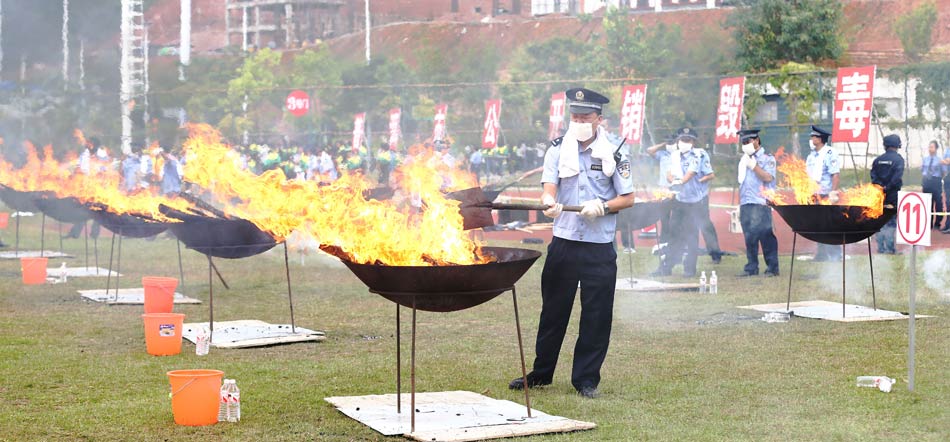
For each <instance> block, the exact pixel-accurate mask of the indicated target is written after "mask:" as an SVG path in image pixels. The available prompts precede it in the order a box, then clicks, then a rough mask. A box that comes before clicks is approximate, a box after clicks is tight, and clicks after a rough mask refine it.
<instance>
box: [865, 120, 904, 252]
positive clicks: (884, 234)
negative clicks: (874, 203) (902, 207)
mask: <svg viewBox="0 0 950 442" xmlns="http://www.w3.org/2000/svg"><path fill="white" fill-rule="evenodd" d="M900 148H901V137H900V136H899V135H897V134H890V135H888V136H886V137H884V149H885V152H884V153H883V154H882V155H881V156H879V157H877V158H875V159H874V163H872V165H871V182H872V183H874V184H877V185H879V186H881V187H883V188H884V207H896V206H897V192H899V191H900V190H901V186H902V185H903V184H904V158H903V157H901V155H900V154H899V153H897V149H900ZM896 230H897V217H896V216H895V217H892V218H891V220H890V221H888V222H887V224H885V225H884V227H881V230H880V231H879V232H878V233H877V235H876V238H875V239H876V240H877V252H878V253H887V254H895V253H897V250H896V249H894V234H895V233H896Z"/></svg>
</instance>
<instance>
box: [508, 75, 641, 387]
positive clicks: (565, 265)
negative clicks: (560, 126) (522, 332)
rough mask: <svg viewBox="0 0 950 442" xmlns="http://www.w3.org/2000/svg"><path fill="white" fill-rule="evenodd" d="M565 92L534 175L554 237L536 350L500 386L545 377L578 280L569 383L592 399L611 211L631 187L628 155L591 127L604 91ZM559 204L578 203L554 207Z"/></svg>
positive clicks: (607, 292)
mask: <svg viewBox="0 0 950 442" xmlns="http://www.w3.org/2000/svg"><path fill="white" fill-rule="evenodd" d="M566 94H567V98H568V99H569V100H571V101H570V106H569V109H570V113H571V120H570V124H569V126H568V129H567V133H566V134H565V135H564V136H563V137H561V138H558V139H555V140H554V141H552V142H551V146H550V147H549V148H548V151H547V153H546V154H545V156H544V171H543V173H542V175H541V183H542V186H543V188H544V190H543V193H542V195H541V203H542V204H544V205H546V206H548V209H547V210H545V211H544V214H545V216H548V217H550V218H554V238H553V239H552V241H551V244H550V245H549V246H548V254H547V257H546V259H545V260H544V268H543V270H542V271H541V302H542V303H541V319H540V322H539V324H538V337H537V341H536V343H535V354H536V357H535V359H534V365H533V369H532V370H531V373H529V374H528V375H527V377H526V378H522V377H519V378H517V379H514V380H512V381H511V382H510V383H509V384H508V388H510V389H513V390H520V389H523V388H525V387H537V386H543V385H549V384H551V382H552V380H553V378H554V369H555V367H556V366H557V360H558V354H559V353H560V351H561V344H562V342H563V341H564V334H565V332H566V331H567V325H568V322H569V321H570V319H571V309H572V307H573V306H574V298H575V297H576V294H577V288H578V284H579V285H580V292H581V315H580V316H581V319H580V330H579V332H578V336H577V343H576V344H575V345H574V364H573V368H572V372H571V384H572V385H573V386H574V388H575V389H576V390H577V392H578V393H579V394H581V395H582V396H584V397H587V398H595V397H597V396H598V395H599V393H598V390H597V386H598V384H599V383H600V367H601V365H603V362H604V358H605V357H606V356H607V347H608V345H609V343H610V328H611V322H612V320H613V305H614V289H615V286H616V283H617V251H616V249H615V248H614V240H615V237H616V222H617V212H619V211H620V210H622V209H625V208H628V207H631V206H633V190H634V189H633V179H632V178H631V175H632V173H631V170H630V159H629V157H628V156H627V155H626V153H625V152H623V151H621V150H620V149H618V148H617V146H616V145H614V144H613V143H611V142H610V141H609V140H608V139H607V135H606V132H605V131H604V129H603V128H601V127H598V126H599V125H600V123H601V121H602V120H603V117H602V116H601V112H602V109H603V105H604V104H606V103H607V102H608V101H609V100H608V99H607V97H604V96H603V95H600V94H598V93H596V92H593V91H590V90H587V89H583V88H577V89H570V90H568V91H567V92H566ZM565 205H579V206H582V207H583V209H582V210H581V212H580V213H573V212H565V213H562V209H563V207H564V206H565Z"/></svg>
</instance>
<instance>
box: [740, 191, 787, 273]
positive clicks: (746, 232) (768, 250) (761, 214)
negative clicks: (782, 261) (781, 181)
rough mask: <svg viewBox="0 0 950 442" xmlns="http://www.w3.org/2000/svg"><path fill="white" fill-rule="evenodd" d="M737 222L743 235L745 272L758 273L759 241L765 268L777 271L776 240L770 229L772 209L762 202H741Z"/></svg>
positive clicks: (773, 271)
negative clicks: (740, 225)
mask: <svg viewBox="0 0 950 442" xmlns="http://www.w3.org/2000/svg"><path fill="white" fill-rule="evenodd" d="M739 223H741V224H742V235H743V236H745V255H746V259H747V262H746V265H745V268H744V269H743V270H745V272H746V273H752V274H756V273H759V243H761V244H762V256H763V257H764V258H765V267H766V270H768V271H769V272H772V273H776V274H777V273H778V240H776V239H775V233H774V232H773V231H772V209H771V208H770V207H769V206H766V205H763V204H743V205H742V206H740V207H739Z"/></svg>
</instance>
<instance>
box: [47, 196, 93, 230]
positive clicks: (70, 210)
mask: <svg viewBox="0 0 950 442" xmlns="http://www.w3.org/2000/svg"><path fill="white" fill-rule="evenodd" d="M34 203H36V207H37V208H38V209H40V212H43V213H45V214H47V215H49V216H50V218H53V219H55V220H56V221H59V222H63V223H67V224H75V223H81V222H85V221H87V220H88V219H89V218H92V213H91V211H90V210H89V209H88V208H86V206H85V205H83V203H81V202H80V201H79V200H78V199H77V198H73V197H67V198H57V197H53V196H46V197H43V198H37V199H35V200H34Z"/></svg>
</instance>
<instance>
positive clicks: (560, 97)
mask: <svg viewBox="0 0 950 442" xmlns="http://www.w3.org/2000/svg"><path fill="white" fill-rule="evenodd" d="M565 107H566V96H565V94H564V92H558V93H556V94H553V95H551V115H550V118H549V119H548V139H549V140H553V139H555V138H557V137H559V136H561V128H562V127H564V108H565Z"/></svg>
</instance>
